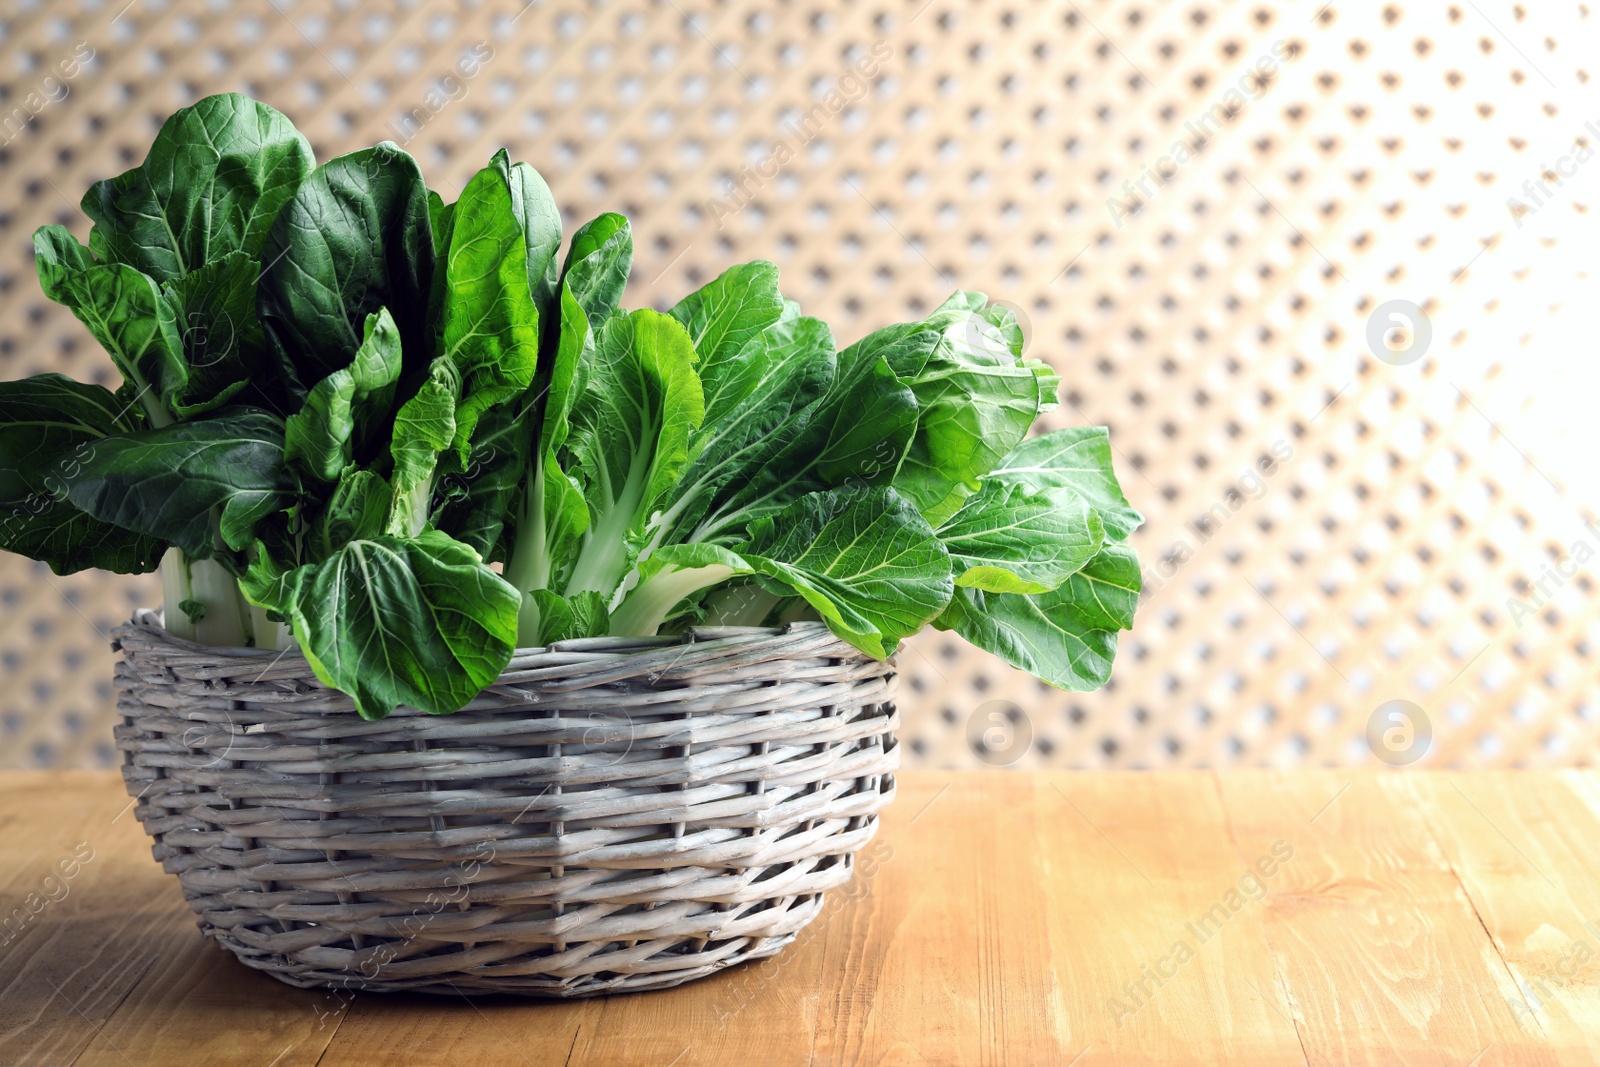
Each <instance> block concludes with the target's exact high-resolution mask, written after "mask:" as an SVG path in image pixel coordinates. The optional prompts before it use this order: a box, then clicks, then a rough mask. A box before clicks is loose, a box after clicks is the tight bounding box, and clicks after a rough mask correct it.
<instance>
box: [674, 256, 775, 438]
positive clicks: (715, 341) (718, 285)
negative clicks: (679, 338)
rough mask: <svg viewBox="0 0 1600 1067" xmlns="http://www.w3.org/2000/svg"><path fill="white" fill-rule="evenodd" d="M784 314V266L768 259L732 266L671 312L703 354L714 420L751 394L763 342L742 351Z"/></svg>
mask: <svg viewBox="0 0 1600 1067" xmlns="http://www.w3.org/2000/svg"><path fill="white" fill-rule="evenodd" d="M783 313H784V300H783V296H782V295H781V294H779V292H778V268H777V267H776V266H774V265H773V264H771V263H768V262H766V261H765V260H756V261H755V262H753V263H741V264H739V265H738V266H735V267H729V268H728V269H727V270H725V271H723V272H722V273H721V274H719V275H717V277H716V278H714V279H712V280H711V281H710V282H707V283H706V284H705V285H703V286H701V287H700V288H699V289H697V290H695V291H694V292H692V293H690V294H689V295H688V296H686V297H684V298H683V299H682V300H680V301H679V302H678V304H677V306H676V307H674V308H673V309H672V310H671V311H669V312H668V314H669V315H671V316H672V317H673V318H675V319H677V320H678V321H679V322H681V323H683V326H684V328H685V329H686V330H688V331H689V338H690V340H691V341H693V342H694V350H695V352H696V354H697V355H699V357H700V362H699V364H698V365H697V367H696V370H698V371H699V373H700V381H701V386H702V388H703V389H704V391H705V398H706V418H707V420H708V421H711V422H715V421H716V420H717V419H718V418H720V417H721V415H722V413H723V412H725V411H727V410H729V409H731V408H732V407H734V406H735V405H737V404H738V403H739V401H741V400H743V399H744V398H745V397H747V396H749V395H750V392H751V390H752V389H753V388H754V386H755V381H756V380H757V378H758V376H759V374H760V369H761V368H760V366H759V357H760V354H761V351H762V349H761V348H760V347H759V346H758V347H757V348H754V349H752V350H751V351H750V353H748V354H747V355H742V354H741V349H743V348H744V347H745V345H747V344H749V343H750V342H751V341H753V340H755V339H756V338H757V337H759V336H760V335H761V334H762V332H763V331H765V330H766V329H767V328H768V327H769V326H772V325H773V324H774V323H776V322H777V321H778V319H779V317H780V316H781V315H782V314H783Z"/></svg>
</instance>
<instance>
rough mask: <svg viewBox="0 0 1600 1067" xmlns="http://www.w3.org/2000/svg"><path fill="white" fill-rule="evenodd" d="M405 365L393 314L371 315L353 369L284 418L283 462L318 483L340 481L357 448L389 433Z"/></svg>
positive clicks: (325, 382) (317, 388)
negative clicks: (386, 424)
mask: <svg viewBox="0 0 1600 1067" xmlns="http://www.w3.org/2000/svg"><path fill="white" fill-rule="evenodd" d="M400 361H401V357H400V331H399V329H398V328H397V327H396V326H395V324H394V319H392V318H391V317H390V316H389V310H388V309H387V308H379V309H378V310H377V311H376V312H374V313H373V314H371V315H368V316H367V323H366V327H365V330H364V338H363V340H362V342H361V347H360V348H358V349H357V350H356V355H355V358H354V359H352V360H351V361H350V365H349V366H347V367H341V368H340V369H339V370H336V371H334V372H333V373H332V374H330V375H328V376H327V377H326V378H324V379H322V381H320V382H318V383H317V384H316V385H314V386H312V387H311V392H310V393H309V394H307V396H306V400H305V403H304V404H303V405H302V406H301V408H300V410H299V411H297V412H295V413H294V414H293V415H290V416H289V417H288V419H286V420H285V422H284V458H285V459H287V460H288V461H289V462H290V463H291V464H293V465H295V466H296V467H297V468H298V469H300V470H302V471H304V472H305V474H306V475H307V476H309V477H311V478H314V479H316V480H317V481H320V482H325V483H332V482H337V481H338V480H339V478H340V475H341V473H342V472H343V471H344V469H345V467H347V466H349V464H350V462H351V460H352V459H353V458H354V456H355V450H356V445H357V444H358V443H359V442H361V441H362V440H363V439H368V440H370V439H371V438H374V437H376V436H378V434H379V433H380V432H381V431H382V430H384V429H386V427H384V426H383V425H382V423H384V422H387V416H388V412H389V406H390V404H391V402H392V401H393V399H394V390H395V383H396V381H398V379H399V377H400ZM358 427H363V428H365V429H366V430H367V432H366V433H360V432H358Z"/></svg>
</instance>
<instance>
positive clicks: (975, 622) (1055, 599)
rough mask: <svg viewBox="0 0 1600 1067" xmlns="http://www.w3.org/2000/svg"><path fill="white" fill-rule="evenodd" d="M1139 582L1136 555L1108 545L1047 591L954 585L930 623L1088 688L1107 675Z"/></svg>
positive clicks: (1064, 685)
mask: <svg viewBox="0 0 1600 1067" xmlns="http://www.w3.org/2000/svg"><path fill="white" fill-rule="evenodd" d="M1139 587H1140V576H1139V559H1138V557H1137V556H1136V555H1134V552H1133V550H1132V549H1131V548H1129V547H1127V546H1126V545H1109V546H1107V547H1106V548H1104V549H1102V550H1101V551H1100V553H1099V554H1098V555H1097V556H1095V557H1094V559H1092V560H1090V561H1089V562H1088V563H1087V564H1086V565H1085V566H1084V567H1083V569H1082V570H1080V571H1078V572H1077V573H1076V574H1074V575H1073V576H1072V577H1070V578H1068V579H1067V580H1066V581H1065V582H1063V583H1062V584H1061V586H1060V587H1059V588H1058V589H1055V590H1053V591H1051V592H1048V593H1038V594H1035V595H1031V596H1029V595H1023V594H1019V593H987V592H984V591H983V590H981V589H957V590H956V591H955V597H954V599H952V600H951V602H950V606H949V607H948V608H947V609H945V612H944V614H943V615H941V616H940V617H939V619H938V621H937V622H935V624H934V625H935V626H937V627H938V628H939V629H941V630H954V631H956V632H957V633H959V634H960V635H961V636H962V637H965V638H966V639H967V640H968V641H970V642H972V643H973V644H974V645H977V646H978V647H979V648H981V649H984V650H985V651H988V652H993V653H994V654H995V655H997V656H999V657H1000V658H1001V659H1003V660H1005V661H1006V662H1007V663H1009V664H1011V665H1012V666H1013V667H1018V668H1021V669H1022V670H1025V671H1027V672H1028V673H1029V674H1031V675H1033V676H1034V677H1036V678H1039V679H1041V680H1042V681H1045V682H1048V683H1049V684H1051V685H1053V686H1056V687H1057V688H1059V689H1067V690H1071V691H1073V692H1088V691H1091V690H1094V689H1098V688H1100V687H1101V686H1103V685H1105V684H1106V682H1107V681H1108V680H1109V679H1110V677H1111V663H1112V660H1113V659H1114V658H1115V657H1116V654H1117V631H1119V630H1126V629H1128V628H1130V627H1132V625H1133V614H1134V610H1135V608H1136V607H1137V606H1138V602H1139Z"/></svg>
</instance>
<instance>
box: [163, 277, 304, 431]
mask: <svg viewBox="0 0 1600 1067" xmlns="http://www.w3.org/2000/svg"><path fill="white" fill-rule="evenodd" d="M260 272H261V265H260V263H259V262H258V261H257V260H256V258H255V257H254V256H253V255H251V254H250V253H248V252H244V251H234V252H230V253H228V254H227V255H226V256H223V257H222V258H220V259H214V260H212V261H211V262H209V263H207V264H205V265H204V266H202V267H199V268H198V269H196V270H192V271H190V272H189V273H188V274H185V275H183V276H182V277H181V278H176V279H174V280H172V281H171V282H169V283H168V284H167V285H166V287H165V288H164V289H163V291H162V297H163V299H165V300H166V302H167V303H168V304H170V305H171V306H172V313H173V318H174V319H175V320H176V324H177V330H178V337H179V341H180V345H181V351H182V353H183V360H184V363H185V364H187V366H188V381H187V383H186V385H185V387H184V391H183V395H182V396H181V397H178V398H176V402H175V403H174V404H173V409H174V411H176V413H177V414H178V415H179V416H180V417H182V418H191V417H193V416H195V415H199V414H202V413H203V412H206V411H211V410H213V409H215V408H218V407H221V406H222V405H223V404H226V403H227V402H228V401H230V400H232V399H233V398H234V397H236V396H238V395H239V394H240V392H241V391H243V390H244V389H246V388H248V387H250V386H251V385H252V384H254V385H255V386H257V388H258V389H259V390H261V391H262V394H263V395H266V396H271V395H273V394H274V393H276V390H274V389H272V388H271V385H272V383H270V382H269V381H267V380H265V379H266V378H267V377H268V376H269V375H271V374H272V373H273V371H274V370H275V368H273V367H272V366H271V364H270V361H269V359H268V352H267V347H266V344H267V342H266V334H265V333H264V332H263V330H262V329H261V321H260V319H258V318H257V317H256V279H257V278H258V277H259V276H260Z"/></svg>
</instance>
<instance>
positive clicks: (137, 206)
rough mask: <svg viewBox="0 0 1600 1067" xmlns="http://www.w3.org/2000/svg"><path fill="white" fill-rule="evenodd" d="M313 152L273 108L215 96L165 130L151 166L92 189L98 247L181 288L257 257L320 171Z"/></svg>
mask: <svg viewBox="0 0 1600 1067" xmlns="http://www.w3.org/2000/svg"><path fill="white" fill-rule="evenodd" d="M311 166H312V156H311V146H310V145H309V144H308V143H307V142H306V139H305V138H304V137H302V136H300V134H299V133H298V132H297V131H296V130H295V128H294V126H293V124H291V123H290V122H289V120H288V119H286V118H284V117H283V116H282V115H280V114H279V113H278V112H276V111H274V110H273V109H272V108H270V107H268V106H267V105H266V104H263V103H259V102H257V101H255V100H251V99H250V98H248V97H245V96H241V95H239V94H238V93H225V94H222V95H219V96H208V97H206V98H205V99H203V100H201V101H199V102H198V103H196V104H194V105H193V106H191V107H186V108H180V109H179V110H178V111H176V112H174V113H173V115H172V117H171V118H169V119H167V121H166V122H165V123H164V124H163V125H162V127H161V132H160V133H158V134H156V139H155V141H154V143H152V144H151V146H150V152H149V154H148V155H147V156H146V157H145V161H144V163H143V164H142V165H140V166H138V167H135V168H133V169H132V170H130V171H127V172H126V173H123V174H120V175H118V176H117V177H115V178H108V179H106V180H105V181H102V182H96V183H95V184H94V185H92V186H90V188H89V191H88V193H86V194H85V195H84V198H83V210H84V213H85V214H87V215H88V216H89V217H90V218H91V219H93V220H94V223H95V225H94V231H93V232H92V233H91V234H90V236H89V247H90V248H91V249H93V250H94V252H95V254H96V255H98V256H99V257H100V258H101V259H104V260H107V261H110V262H115V263H125V264H127V265H128V266H130V267H133V268H134V269H136V270H139V271H142V272H143V273H145V274H147V275H149V276H150V277H151V278H154V279H155V280H156V281H158V282H171V281H176V280H177V279H179V278H182V277H183V276H184V275H186V274H189V273H190V272H192V271H195V270H198V269H200V268H201V267H203V266H205V265H206V264H207V263H212V262H215V261H217V260H220V259H222V258H223V257H225V256H227V255H228V254H229V253H231V252H243V253H244V254H246V255H248V256H250V257H251V258H256V257H257V255H258V253H259V252H260V251H261V247H262V243H263V241H265V239H266V234H267V230H268V228H269V227H270V226H271V225H272V220H273V218H274V216H276V215H277V213H278V209H279V208H281V207H282V206H283V204H284V202H285V201H287V200H288V199H289V197H290V196H292V195H293V194H294V192H295V190H296V189H297V188H298V187H299V185H300V183H301V182H302V181H303V180H304V179H305V177H306V175H307V174H308V173H310V171H311Z"/></svg>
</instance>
